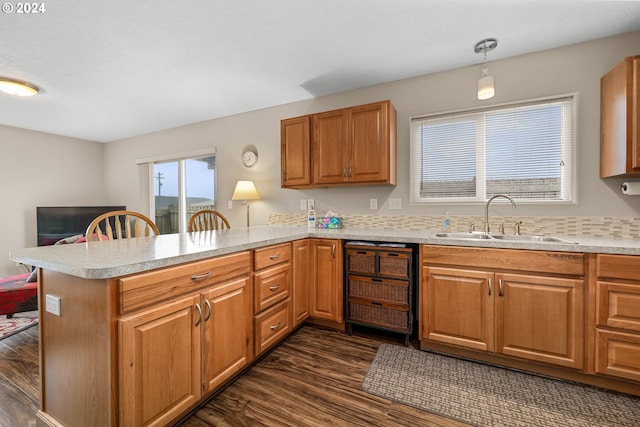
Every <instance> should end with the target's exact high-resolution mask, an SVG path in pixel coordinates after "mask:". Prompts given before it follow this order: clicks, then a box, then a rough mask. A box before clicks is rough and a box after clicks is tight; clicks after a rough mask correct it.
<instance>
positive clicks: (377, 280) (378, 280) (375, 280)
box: [371, 277, 382, 282]
mask: <svg viewBox="0 0 640 427" xmlns="http://www.w3.org/2000/svg"><path fill="white" fill-rule="evenodd" d="M371 281H372V282H382V279H378V278H377V277H373V278H372V279H371Z"/></svg>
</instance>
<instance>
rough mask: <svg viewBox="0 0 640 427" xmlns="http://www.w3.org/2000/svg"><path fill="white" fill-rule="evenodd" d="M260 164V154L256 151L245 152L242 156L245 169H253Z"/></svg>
mask: <svg viewBox="0 0 640 427" xmlns="http://www.w3.org/2000/svg"><path fill="white" fill-rule="evenodd" d="M257 162H258V153H257V152H255V151H245V152H244V153H243V154H242V164H243V165H245V167H248V168H250V167H253V166H254V165H255V164H256V163H257Z"/></svg>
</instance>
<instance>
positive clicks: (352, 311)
mask: <svg viewBox="0 0 640 427" xmlns="http://www.w3.org/2000/svg"><path fill="white" fill-rule="evenodd" d="M347 319H348V320H351V321H355V322H361V323H367V324H369V325H376V326H381V327H384V328H390V329H395V330H398V331H409V330H410V325H411V320H412V319H411V315H410V313H409V307H408V306H407V307H403V306H401V305H390V304H383V303H378V302H375V301H367V300H363V299H360V298H352V299H349V313H348V316H347Z"/></svg>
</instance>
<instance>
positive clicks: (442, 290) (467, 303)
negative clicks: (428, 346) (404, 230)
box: [420, 267, 496, 351]
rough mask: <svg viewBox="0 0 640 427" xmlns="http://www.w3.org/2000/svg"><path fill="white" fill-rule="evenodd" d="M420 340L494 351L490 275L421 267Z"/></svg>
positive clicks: (492, 292) (491, 282)
mask: <svg viewBox="0 0 640 427" xmlns="http://www.w3.org/2000/svg"><path fill="white" fill-rule="evenodd" d="M422 273H423V275H422V283H421V284H420V306H421V307H422V310H421V314H420V315H421V317H422V319H421V324H422V330H421V336H420V338H421V339H429V340H432V341H438V342H441V343H447V344H455V345H459V346H462V347H468V348H472V349H476V350H485V351H493V350H494V300H493V294H494V292H495V291H496V290H495V289H494V288H495V287H494V286H493V274H492V273H488V272H484V271H473V270H461V269H455V268H436V267H423V271H422Z"/></svg>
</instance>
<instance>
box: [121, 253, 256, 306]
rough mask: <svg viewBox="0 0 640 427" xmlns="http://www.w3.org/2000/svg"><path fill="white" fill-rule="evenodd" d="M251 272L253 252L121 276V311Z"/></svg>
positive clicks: (170, 297) (167, 298)
mask: <svg viewBox="0 0 640 427" xmlns="http://www.w3.org/2000/svg"><path fill="white" fill-rule="evenodd" d="M250 272H251V254H250V252H240V253H236V254H232V255H225V256H220V257H216V258H211V259H207V260H203V261H195V262H191V263H188V264H183V265H178V266H175V267H170V268H165V269H162V270H157V271H151V272H148V273H142V274H136V275H134V276H130V277H124V278H122V279H119V280H118V285H119V290H120V292H119V298H120V301H119V303H120V308H119V311H120V313H121V314H123V313H128V312H131V311H134V310H138V309H141V308H144V307H147V306H149V305H151V304H154V303H156V302H159V301H164V300H169V299H172V298H174V297H176V296H179V295H182V294H185V293H187V292H192V291H194V290H197V289H201V288H204V287H206V286H210V285H213V284H215V283H220V282H222V281H226V280H229V279H232V278H234V277H239V276H242V275H244V274H249V273H250Z"/></svg>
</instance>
